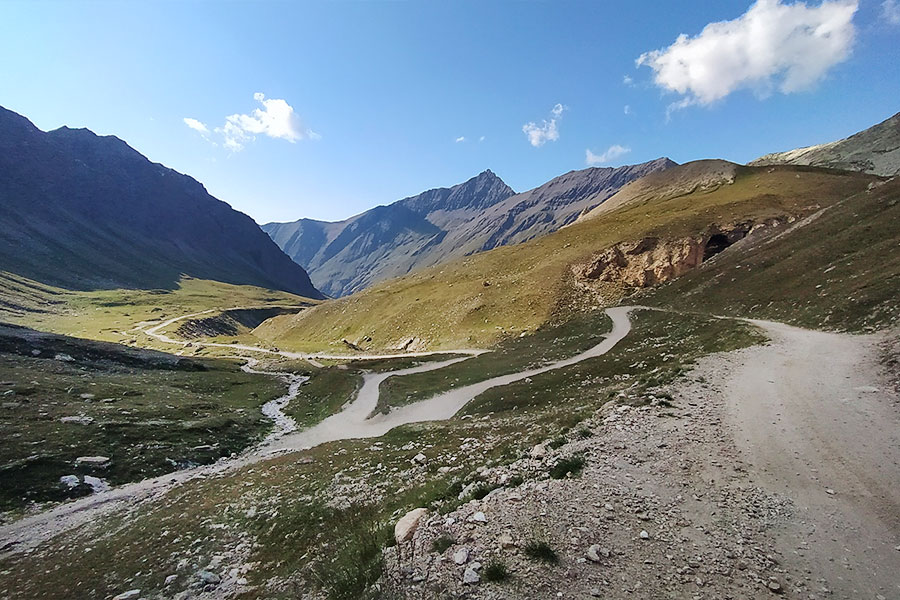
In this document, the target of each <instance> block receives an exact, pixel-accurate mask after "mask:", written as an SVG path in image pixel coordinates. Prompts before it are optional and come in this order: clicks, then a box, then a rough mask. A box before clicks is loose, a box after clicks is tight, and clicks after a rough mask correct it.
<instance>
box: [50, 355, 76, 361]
mask: <svg viewBox="0 0 900 600" xmlns="http://www.w3.org/2000/svg"><path fill="white" fill-rule="evenodd" d="M53 360H58V361H60V362H75V359H74V358H72V356H71V355H70V354H62V353H60V354H57V355H56V356H54V357H53Z"/></svg>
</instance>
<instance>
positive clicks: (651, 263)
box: [572, 222, 753, 288]
mask: <svg viewBox="0 0 900 600" xmlns="http://www.w3.org/2000/svg"><path fill="white" fill-rule="evenodd" d="M752 229H753V224H752V223H750V222H744V223H737V224H732V225H728V226H724V227H720V226H713V227H710V228H709V229H708V230H707V231H706V232H704V233H703V234H701V235H697V236H691V237H684V238H680V239H675V240H661V239H659V238H655V237H646V238H643V239H641V240H638V241H630V242H622V243H619V244H616V245H615V246H612V247H610V248H607V249H606V250H604V251H603V252H600V253H599V254H598V255H596V256H594V257H593V258H592V259H591V260H590V262H588V263H587V264H581V265H575V266H573V268H572V270H573V273H574V274H575V277H576V279H577V280H580V281H603V282H614V283H620V284H622V285H625V286H627V287H637V288H644V287H649V286H652V285H656V284H659V283H665V282H666V281H669V280H671V279H675V278H676V277H679V276H681V275H683V274H684V273H686V272H687V271H690V270H691V269H694V268H696V267H698V266H700V265H701V264H702V263H703V261H705V260H708V259H710V258H712V257H713V256H715V255H716V254H718V253H719V252H722V251H723V250H725V249H726V248H728V247H729V246H731V245H732V244H734V243H735V242H737V241H739V240H741V239H743V238H744V237H746V236H747V235H748V234H749V233H750V232H751V231H752Z"/></svg>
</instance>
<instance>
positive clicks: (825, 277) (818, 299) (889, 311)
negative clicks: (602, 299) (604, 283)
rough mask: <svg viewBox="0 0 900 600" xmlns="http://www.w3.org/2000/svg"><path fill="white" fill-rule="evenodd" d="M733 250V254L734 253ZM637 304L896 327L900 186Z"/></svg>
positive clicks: (752, 247) (729, 257)
mask: <svg viewBox="0 0 900 600" xmlns="http://www.w3.org/2000/svg"><path fill="white" fill-rule="evenodd" d="M736 250H737V248H736ZM641 302H643V303H646V304H651V305H660V306H677V307H680V308H683V309H685V310H698V311H704V312H713V313H716V314H723V315H733V316H741V317H755V318H760V319H770V320H777V321H785V322H789V323H795V324H798V325H802V326H806V327H813V328H825V329H838V330H850V331H867V330H871V329H878V328H882V327H886V326H890V325H892V324H896V323H897V322H898V319H900V180H898V179H897V178H894V179H892V180H891V181H889V182H887V183H885V184H883V185H879V186H878V187H875V188H874V189H872V190H869V191H865V192H863V193H860V194H856V195H853V196H850V197H848V198H847V199H846V200H843V201H841V202H838V203H837V204H834V205H831V206H830V207H829V208H826V209H825V210H823V211H821V212H819V213H815V214H814V215H813V216H811V218H809V219H808V220H807V221H804V222H799V223H796V224H795V225H794V227H793V228H792V229H791V230H789V231H787V232H785V233H784V234H783V235H776V236H773V237H771V238H764V239H761V240H758V241H756V242H754V243H751V244H749V245H747V246H745V247H742V248H740V251H739V252H725V253H723V254H721V255H720V256H718V257H716V259H715V260H713V261H711V262H709V263H707V264H704V265H702V266H701V267H700V268H698V269H696V270H695V271H692V272H690V273H687V274H686V275H684V276H683V277H681V278H679V279H676V280H675V281H673V282H671V283H669V284H666V285H664V286H662V287H660V288H657V289H656V290H654V291H652V292H651V293H649V294H648V295H647V296H646V297H645V298H642V299H641Z"/></svg>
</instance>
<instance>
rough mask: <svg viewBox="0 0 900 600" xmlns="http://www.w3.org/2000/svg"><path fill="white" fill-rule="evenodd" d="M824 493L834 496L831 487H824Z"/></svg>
mask: <svg viewBox="0 0 900 600" xmlns="http://www.w3.org/2000/svg"><path fill="white" fill-rule="evenodd" d="M825 493H826V494H828V495H829V496H834V490H833V489H831V488H825Z"/></svg>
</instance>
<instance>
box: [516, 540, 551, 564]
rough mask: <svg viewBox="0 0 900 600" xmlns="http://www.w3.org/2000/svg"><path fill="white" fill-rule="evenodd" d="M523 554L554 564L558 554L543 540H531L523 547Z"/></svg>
mask: <svg viewBox="0 0 900 600" xmlns="http://www.w3.org/2000/svg"><path fill="white" fill-rule="evenodd" d="M523 550H524V551H525V555H526V556H528V557H529V558H532V559H534V560H538V561H541V562H545V563H549V564H556V563H558V562H559V555H557V554H556V550H554V549H553V547H552V546H551V545H550V544H549V543H547V542H546V541H544V540H531V541H529V542H528V543H527V544H525V547H524V548H523Z"/></svg>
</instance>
